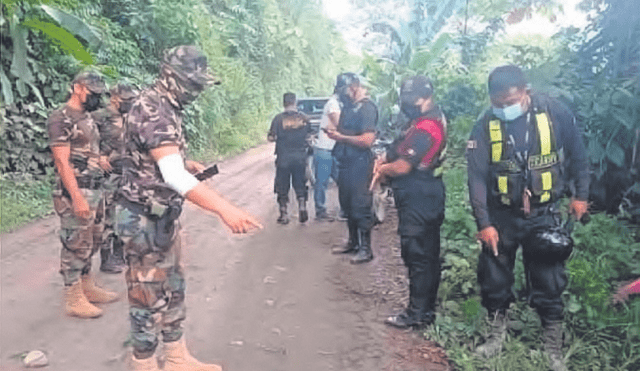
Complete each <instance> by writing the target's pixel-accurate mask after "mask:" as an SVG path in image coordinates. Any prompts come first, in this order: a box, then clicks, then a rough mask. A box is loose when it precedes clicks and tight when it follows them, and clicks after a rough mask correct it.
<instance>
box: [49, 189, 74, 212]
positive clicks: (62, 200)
mask: <svg viewBox="0 0 640 371" xmlns="http://www.w3.org/2000/svg"><path fill="white" fill-rule="evenodd" d="M53 209H54V210H55V212H56V214H58V215H59V216H60V215H63V214H65V213H68V212H69V211H70V210H71V209H72V206H71V200H70V199H69V198H67V197H65V196H63V195H62V194H54V195H53Z"/></svg>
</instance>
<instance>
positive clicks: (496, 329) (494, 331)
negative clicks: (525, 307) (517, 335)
mask: <svg viewBox="0 0 640 371" xmlns="http://www.w3.org/2000/svg"><path fill="white" fill-rule="evenodd" d="M489 316H490V317H493V318H492V319H491V318H490V323H489V327H490V329H489V335H488V336H487V341H486V342H485V343H484V344H482V345H480V346H478V347H477V348H476V354H478V355H480V356H482V357H485V358H491V357H495V356H497V355H498V354H500V352H502V345H503V343H504V341H505V340H506V338H507V322H508V320H509V319H508V318H507V315H506V312H502V311H499V310H498V311H495V312H494V314H493V315H491V314H490V315H489Z"/></svg>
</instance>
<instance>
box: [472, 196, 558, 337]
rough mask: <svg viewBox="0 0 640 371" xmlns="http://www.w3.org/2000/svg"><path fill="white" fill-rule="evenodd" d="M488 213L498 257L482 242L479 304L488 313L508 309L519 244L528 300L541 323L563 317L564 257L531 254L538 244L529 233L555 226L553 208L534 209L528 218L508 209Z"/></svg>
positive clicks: (479, 264)
mask: <svg viewBox="0 0 640 371" xmlns="http://www.w3.org/2000/svg"><path fill="white" fill-rule="evenodd" d="M490 213H491V221H492V223H493V225H494V226H496V227H497V229H498V234H499V237H500V243H499V244H498V256H497V257H495V256H494V255H493V253H491V252H490V250H491V249H490V248H489V247H487V246H483V251H482V253H481V254H480V258H479V261H478V283H479V284H480V294H481V296H482V305H483V306H484V307H485V308H487V309H488V310H489V312H490V313H491V312H494V311H496V310H502V309H507V308H508V307H509V304H510V303H512V302H513V301H515V296H514V294H513V291H512V286H513V283H514V281H515V280H514V276H513V269H514V266H515V260H516V252H517V250H518V247H520V246H522V252H523V258H524V259H523V260H524V266H525V274H526V277H525V278H526V282H527V287H528V289H529V296H528V299H529V304H530V305H531V306H532V307H533V308H535V309H536V310H537V312H538V314H539V315H540V319H541V320H542V323H543V324H544V323H546V322H548V321H562V320H563V315H562V311H563V307H564V304H563V302H562V297H561V296H562V292H563V291H564V289H565V288H566V286H567V276H566V273H565V267H564V261H558V260H553V259H544V258H542V259H541V258H540V257H539V256H535V258H533V257H532V256H534V254H536V253H537V249H536V248H537V247H538V246H535V245H533V243H532V240H533V239H532V238H531V235H532V233H534V232H535V231H538V230H541V229H544V228H549V227H554V226H557V225H558V224H559V219H558V218H557V217H556V216H555V215H554V214H555V212H554V211H553V210H549V208H545V209H544V210H542V211H540V210H538V212H536V211H535V210H534V214H538V215H537V216H533V217H529V218H524V217H523V216H520V215H519V214H518V213H516V212H510V211H509V210H492V211H491V212H490Z"/></svg>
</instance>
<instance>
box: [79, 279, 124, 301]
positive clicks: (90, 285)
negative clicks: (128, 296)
mask: <svg viewBox="0 0 640 371" xmlns="http://www.w3.org/2000/svg"><path fill="white" fill-rule="evenodd" d="M80 280H81V282H82V291H83V292H84V295H85V297H86V298H87V300H89V301H90V302H91V303H111V302H113V301H116V300H118V294H116V293H115V292H111V291H107V290H105V289H103V288H101V287H98V286H97V285H96V279H95V277H93V275H91V274H86V275H83V276H82V277H81V278H80Z"/></svg>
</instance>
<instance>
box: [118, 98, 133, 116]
mask: <svg viewBox="0 0 640 371" xmlns="http://www.w3.org/2000/svg"><path fill="white" fill-rule="evenodd" d="M131 106H133V102H130V101H129V102H120V106H119V107H118V112H120V114H122V115H124V114H127V113H129V111H130V110H131Z"/></svg>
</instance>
